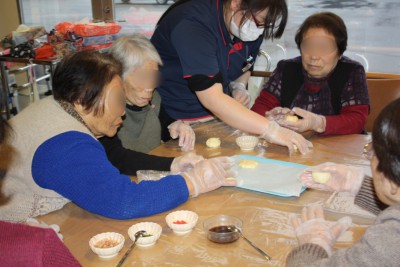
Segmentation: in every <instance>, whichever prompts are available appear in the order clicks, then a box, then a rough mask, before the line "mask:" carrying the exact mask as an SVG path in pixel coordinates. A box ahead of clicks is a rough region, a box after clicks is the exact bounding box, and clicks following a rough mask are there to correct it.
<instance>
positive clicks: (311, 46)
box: [300, 40, 337, 56]
mask: <svg viewBox="0 0 400 267" xmlns="http://www.w3.org/2000/svg"><path fill="white" fill-rule="evenodd" d="M300 48H301V52H302V53H305V54H308V55H319V56H327V55H330V54H332V53H333V52H336V51H337V47H336V43H335V42H334V41H331V40H329V41H328V40H327V41H323V42H316V41H314V40H308V41H307V40H303V41H302V42H301V45H300Z"/></svg>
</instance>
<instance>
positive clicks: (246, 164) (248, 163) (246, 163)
mask: <svg viewBox="0 0 400 267" xmlns="http://www.w3.org/2000/svg"><path fill="white" fill-rule="evenodd" d="M239 166H240V167H242V168H245V169H254V168H256V167H257V166H258V162H257V161H255V160H250V159H242V160H241V161H240V162H239Z"/></svg>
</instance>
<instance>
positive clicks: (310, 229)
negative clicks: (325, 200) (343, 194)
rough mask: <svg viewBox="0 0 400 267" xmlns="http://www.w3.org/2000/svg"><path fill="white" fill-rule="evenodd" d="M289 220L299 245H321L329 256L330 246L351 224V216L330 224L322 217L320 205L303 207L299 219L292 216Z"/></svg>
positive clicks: (330, 252)
mask: <svg viewBox="0 0 400 267" xmlns="http://www.w3.org/2000/svg"><path fill="white" fill-rule="evenodd" d="M290 221H291V224H292V226H293V228H294V231H295V233H296V237H297V240H298V241H299V245H302V244H306V243H313V244H317V245H319V246H321V247H323V248H324V249H325V251H326V252H327V253H328V255H329V256H331V255H332V248H333V246H334V245H335V243H336V240H337V239H338V238H339V237H340V235H341V234H342V233H343V232H345V231H346V230H347V228H349V226H350V225H351V218H350V217H347V216H346V217H343V218H341V219H339V220H338V221H337V222H336V223H334V224H333V225H332V223H330V222H328V221H326V220H325V219H324V211H323V209H322V207H321V206H320V205H315V206H311V207H308V208H307V207H304V208H303V211H302V214H301V220H300V219H299V218H298V217H295V216H293V217H291V218H290Z"/></svg>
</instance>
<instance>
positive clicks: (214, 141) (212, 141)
mask: <svg viewBox="0 0 400 267" xmlns="http://www.w3.org/2000/svg"><path fill="white" fill-rule="evenodd" d="M220 145H221V140H219V138H217V137H211V138H208V139H207V141H206V146H207V147H209V148H217V147H220Z"/></svg>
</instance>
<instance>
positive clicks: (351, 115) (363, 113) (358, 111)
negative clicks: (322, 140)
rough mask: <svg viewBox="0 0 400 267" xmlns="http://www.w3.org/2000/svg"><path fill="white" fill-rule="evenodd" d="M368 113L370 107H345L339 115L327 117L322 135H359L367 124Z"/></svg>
mask: <svg viewBox="0 0 400 267" xmlns="http://www.w3.org/2000/svg"><path fill="white" fill-rule="evenodd" d="M368 112H369V106H368V105H353V106H346V107H343V108H342V109H341V111H340V114H339V115H332V116H325V118H326V129H325V132H323V133H322V134H321V135H331V134H359V133H361V132H362V130H363V129H364V126H365V123H366V122H367V117H368Z"/></svg>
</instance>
